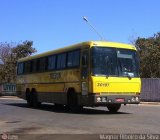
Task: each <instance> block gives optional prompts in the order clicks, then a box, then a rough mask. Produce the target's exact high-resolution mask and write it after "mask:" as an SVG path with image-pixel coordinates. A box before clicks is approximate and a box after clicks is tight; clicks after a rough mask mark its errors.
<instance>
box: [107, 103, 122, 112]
mask: <svg viewBox="0 0 160 140" xmlns="http://www.w3.org/2000/svg"><path fill="white" fill-rule="evenodd" d="M107 108H108V110H109V112H111V113H116V112H117V111H118V110H119V109H120V108H121V104H108V105H107Z"/></svg>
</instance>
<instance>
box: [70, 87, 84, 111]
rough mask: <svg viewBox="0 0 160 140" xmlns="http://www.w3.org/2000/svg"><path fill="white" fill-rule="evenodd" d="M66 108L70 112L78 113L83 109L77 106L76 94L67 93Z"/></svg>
mask: <svg viewBox="0 0 160 140" xmlns="http://www.w3.org/2000/svg"><path fill="white" fill-rule="evenodd" d="M67 106H68V109H69V110H70V111H72V112H77V111H80V110H82V108H83V106H79V105H78V98H77V94H76V93H75V92H74V91H73V90H71V91H70V92H69V93H68V104H67Z"/></svg>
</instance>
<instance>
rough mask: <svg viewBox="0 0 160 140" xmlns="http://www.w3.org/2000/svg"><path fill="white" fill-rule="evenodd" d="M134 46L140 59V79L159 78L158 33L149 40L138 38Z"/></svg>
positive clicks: (159, 48) (159, 47)
mask: <svg viewBox="0 0 160 140" xmlns="http://www.w3.org/2000/svg"><path fill="white" fill-rule="evenodd" d="M135 46H136V47H137V48H138V53H139V57H140V75H141V77H142V78H158V77H160V32H159V33H157V34H154V36H153V37H149V38H140V37H138V39H137V40H136V42H135Z"/></svg>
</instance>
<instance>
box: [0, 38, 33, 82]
mask: <svg viewBox="0 0 160 140" xmlns="http://www.w3.org/2000/svg"><path fill="white" fill-rule="evenodd" d="M32 45H33V42H32V41H24V42H22V43H19V44H17V45H14V43H6V42H5V43H0V59H1V63H2V64H1V65H0V82H14V81H15V80H16V63H17V60H18V59H20V58H23V57H26V56H30V55H32V54H33V53H35V52H36V49H35V48H33V47H32Z"/></svg>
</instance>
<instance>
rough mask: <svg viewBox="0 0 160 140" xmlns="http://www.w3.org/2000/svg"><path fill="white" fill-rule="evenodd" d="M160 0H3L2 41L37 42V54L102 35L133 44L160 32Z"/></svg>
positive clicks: (0, 7)
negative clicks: (94, 29) (93, 28)
mask: <svg viewBox="0 0 160 140" xmlns="http://www.w3.org/2000/svg"><path fill="white" fill-rule="evenodd" d="M159 7H160V0H0V42H16V43H20V42H23V41H25V40H30V41H33V47H35V48H36V49H37V53H42V52H46V51H49V50H54V49H57V48H61V47H64V46H68V45H72V44H76V43H79V42H84V41H89V40H100V37H99V36H98V35H97V34H96V33H95V32H94V31H93V30H92V28H91V27H90V26H89V25H88V24H87V23H86V22H85V21H84V20H83V16H86V17H87V18H88V20H89V22H90V23H91V24H92V25H93V26H94V27H95V28H96V30H97V31H98V32H99V33H100V34H101V35H102V36H103V38H104V39H105V40H106V41H112V42H121V43H131V42H132V41H133V40H134V39H136V38H137V37H150V36H153V34H155V33H157V32H159V31H160V10H159Z"/></svg>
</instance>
